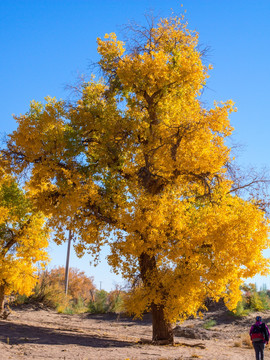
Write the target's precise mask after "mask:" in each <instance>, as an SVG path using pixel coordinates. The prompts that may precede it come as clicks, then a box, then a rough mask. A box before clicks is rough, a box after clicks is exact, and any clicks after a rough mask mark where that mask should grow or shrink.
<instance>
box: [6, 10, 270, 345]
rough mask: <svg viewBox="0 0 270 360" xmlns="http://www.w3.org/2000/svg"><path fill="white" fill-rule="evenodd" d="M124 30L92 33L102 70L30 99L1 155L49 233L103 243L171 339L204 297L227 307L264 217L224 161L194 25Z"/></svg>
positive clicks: (258, 253)
mask: <svg viewBox="0 0 270 360" xmlns="http://www.w3.org/2000/svg"><path fill="white" fill-rule="evenodd" d="M132 31H133V35H132V36H133V37H132V38H131V35H129V38H130V39H131V42H130V45H129V47H127V48H128V49H129V50H125V45H124V43H123V42H121V41H118V40H117V38H116V35H115V34H113V33H112V34H109V35H108V34H106V35H105V39H104V40H101V39H98V52H99V54H100V55H101V58H100V61H99V66H100V69H101V71H102V72H103V80H102V79H101V80H100V81H95V80H94V78H92V79H91V80H90V81H89V82H88V83H84V84H82V89H81V95H80V98H79V99H78V101H77V102H76V103H75V104H68V103H65V102H64V101H57V100H56V99H50V98H47V99H46V104H45V105H42V104H41V103H38V102H32V103H31V107H30V110H29V112H28V113H26V114H25V115H23V116H20V117H17V118H16V119H17V121H18V129H17V131H15V132H14V133H13V134H11V135H10V137H9V141H8V144H7V150H5V151H4V152H3V154H4V156H5V157H6V158H7V159H9V161H10V164H11V166H12V168H13V170H14V171H15V172H16V173H20V172H21V171H23V170H25V169H28V170H29V173H30V178H29V181H28V183H27V189H28V190H29V191H30V193H31V196H32V200H33V201H34V203H35V206H37V207H38V208H39V209H40V210H42V211H43V212H44V213H45V214H46V216H47V217H50V225H51V226H52V227H53V228H54V229H55V230H56V231H57V233H58V236H59V239H60V241H61V236H62V238H63V239H64V236H63V228H64V227H65V226H66V227H67V228H69V229H72V231H74V233H77V235H78V238H79V242H77V244H76V251H77V254H78V255H82V254H83V253H84V251H85V250H88V251H91V252H92V253H93V254H94V255H96V256H97V257H98V253H99V250H100V248H101V246H102V245H104V244H105V243H107V244H109V245H110V247H111V254H110V255H109V256H108V262H109V264H110V265H111V266H112V268H113V269H114V271H116V272H121V273H122V275H123V277H124V278H126V279H128V280H129V281H131V282H132V283H133V287H132V289H131V291H130V299H129V309H130V311H132V312H133V313H135V314H136V315H137V316H140V315H141V314H142V312H143V311H144V310H146V309H148V310H149V309H150V310H151V311H152V314H153V341H165V342H167V343H172V342H173V333H172V326H171V324H172V323H173V322H174V321H176V320H179V319H185V318H186V317H188V316H190V315H195V314H196V313H197V311H198V309H199V308H201V307H202V306H203V303H204V300H205V298H206V297H211V298H213V299H214V300H218V299H219V298H221V297H222V298H224V300H225V302H226V304H227V306H228V307H229V308H231V309H233V308H235V307H236V304H237V302H238V300H239V299H240V298H241V293H240V290H239V285H240V284H241V282H242V279H244V278H246V277H251V276H254V275H255V274H256V273H258V272H260V273H264V272H265V271H266V270H267V269H268V261H267V260H266V259H265V258H264V257H263V254H262V251H263V249H266V248H267V247H268V246H269V240H268V236H267V234H268V221H267V219H266V218H265V213H264V212H263V211H262V210H261V209H260V207H259V206H260V203H259V202H258V201H257V200H256V199H255V198H254V196H253V197H252V198H250V199H246V200H245V199H244V198H242V197H241V194H240V195H238V194H237V193H236V192H235V191H236V188H237V186H236V188H235V187H234V178H233V177H232V175H231V174H230V173H229V171H228V168H229V166H228V165H229V164H230V163H231V161H232V160H231V158H230V149H229V148H228V147H227V146H226V144H225V139H226V138H227V137H228V136H230V135H231V132H232V127H231V126H230V122H229V119H228V116H229V114H230V112H232V111H234V108H233V103H232V102H231V101H228V102H225V103H220V104H217V103H216V104H215V105H214V108H213V109H210V110H208V109H206V108H204V107H203V104H202V103H201V102H200V100H199V97H200V93H201V91H202V89H203V87H204V85H205V83H206V79H207V77H208V75H207V73H208V68H207V67H206V66H205V65H203V63H202V60H201V55H202V54H201V53H200V51H199V50H198V47H197V45H198V34H197V33H195V32H192V31H190V30H188V29H187V25H186V23H185V22H184V19H183V18H182V17H180V18H179V17H173V18H169V19H162V20H160V21H159V22H158V24H157V25H154V24H152V23H151V22H149V27H139V26H135V27H133V29H132ZM134 33H135V34H134Z"/></svg>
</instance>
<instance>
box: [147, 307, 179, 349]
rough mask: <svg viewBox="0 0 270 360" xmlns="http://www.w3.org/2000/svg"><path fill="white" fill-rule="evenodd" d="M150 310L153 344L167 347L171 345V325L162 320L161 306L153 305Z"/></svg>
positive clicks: (162, 311)
mask: <svg viewBox="0 0 270 360" xmlns="http://www.w3.org/2000/svg"><path fill="white" fill-rule="evenodd" d="M151 308H152V326H153V336H152V341H153V343H155V344H159V345H169V344H170V345H173V344H174V336H173V329H172V325H171V324H170V323H168V322H167V321H166V320H165V319H164V308H163V306H158V305H156V304H154V303H153V304H152V306H151Z"/></svg>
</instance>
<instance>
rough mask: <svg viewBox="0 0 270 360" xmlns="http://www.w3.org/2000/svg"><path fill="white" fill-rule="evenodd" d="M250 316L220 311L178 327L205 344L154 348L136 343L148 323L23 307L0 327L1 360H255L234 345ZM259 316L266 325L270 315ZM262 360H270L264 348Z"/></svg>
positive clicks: (181, 342)
mask: <svg viewBox="0 0 270 360" xmlns="http://www.w3.org/2000/svg"><path fill="white" fill-rule="evenodd" d="M255 315H256V314H255ZM255 315H252V317H251V316H250V317H247V318H244V319H241V320H239V319H235V318H234V317H232V316H229V315H228V314H225V312H224V311H221V310H219V311H216V312H211V313H208V314H207V315H206V316H205V318H204V319H203V320H200V319H195V320H187V321H186V322H185V323H183V324H181V329H187V330H190V329H191V330H193V331H195V333H197V334H200V333H202V334H204V335H205V334H206V337H208V338H209V339H205V338H204V339H189V338H186V337H179V336H176V337H175V342H176V345H175V346H154V345H150V344H145V343H143V344H142V343H140V342H139V340H140V339H141V338H143V339H149V340H150V339H151V331H152V330H151V319H150V317H146V318H145V319H144V320H143V321H135V320H132V319H130V318H124V317H120V318H119V319H117V317H116V316H115V315H110V314H107V315H89V314H80V315H63V314H57V313H56V312H55V311H52V310H47V309H34V308H33V307H27V308H25V307H24V308H20V309H15V310H13V312H12V314H11V315H10V316H9V317H8V319H7V320H1V321H0V359H1V360H6V359H16V360H18V359H36V360H41V359H42V360H43V359H63V360H64V359H66V360H73V359H76V360H77V359H78V360H79V359H80V360H90V359H91V360H92V359H93V360H94V359H95V360H96V359H103V360H118V359H119V360H120V359H121V360H125V359H129V360H139V359H140V360H141V359H153V360H154V359H155V360H169V359H170V360H180V359H181V360H187V359H196V358H198V359H205V360H206V359H207V360H228V359H230V360H234V359H235V360H236V359H237V360H250V359H255V356H254V350H253V349H252V348H250V347H248V346H247V345H245V344H243V345H241V346H239V343H240V342H241V341H240V338H241V336H242V337H244V336H245V335H246V334H247V332H248V330H249V327H250V325H251V324H252V322H253V319H254V316H255ZM261 315H262V316H263V319H264V321H266V322H270V312H266V313H264V314H261ZM210 318H211V319H214V320H215V321H216V322H217V324H216V325H215V326H214V327H212V328H211V329H210V330H204V329H202V324H203V322H205V321H207V319H210ZM204 337H205V336H204ZM237 345H238V346H237ZM265 359H266V360H267V359H270V351H269V348H266V351H265Z"/></svg>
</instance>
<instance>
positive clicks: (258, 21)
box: [0, 0, 270, 290]
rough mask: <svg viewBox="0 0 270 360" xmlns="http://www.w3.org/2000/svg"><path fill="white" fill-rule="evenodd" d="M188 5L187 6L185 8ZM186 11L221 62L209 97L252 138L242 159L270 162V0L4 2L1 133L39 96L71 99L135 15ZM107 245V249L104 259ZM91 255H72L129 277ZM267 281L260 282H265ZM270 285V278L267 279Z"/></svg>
mask: <svg viewBox="0 0 270 360" xmlns="http://www.w3.org/2000/svg"><path fill="white" fill-rule="evenodd" d="M181 4H183V7H182V8H181ZM171 9H173V10H174V12H176V13H180V12H182V11H183V9H185V10H186V18H187V20H188V22H189V28H191V29H193V30H197V31H198V32H199V34H200V44H201V45H202V46H203V47H209V48H210V50H209V52H208V58H207V60H208V62H209V63H211V64H213V66H214V69H213V70H212V71H211V77H210V79H209V81H208V84H207V86H208V88H207V89H206V91H205V93H204V97H203V100H204V101H205V102H206V104H207V106H209V107H210V106H212V103H213V101H214V100H218V101H220V100H224V101H225V100H227V99H233V100H234V101H235V103H236V106H237V108H238V112H237V113H236V114H233V115H232V118H231V119H232V124H233V126H234V127H235V134H234V141H235V142H237V143H240V144H242V145H244V152H243V153H241V156H240V161H241V162H242V163H244V164H253V165H257V166H259V167H260V166H264V165H266V166H268V165H269V150H270V145H269V141H268V137H269V130H270V116H269V114H270V101H269V98H268V97H269V84H270V70H269V59H270V46H269V45H270V39H269V36H270V21H269V19H270V1H269V0H260V1H255V0H253V1H251V0H237V1H235V0H226V1H221V0H182V1H174V0H167V1H164V0H155V1H154V0H129V1H127V0H103V1H97V0H5V1H1V2H0V99H1V107H0V125H1V126H0V133H1V135H4V134H7V133H10V132H12V131H13V130H14V129H15V128H16V123H15V121H14V120H13V118H12V114H20V113H25V112H26V111H27V110H28V107H29V102H30V101H31V100H33V99H35V100H39V101H42V100H43V98H44V97H45V96H47V95H51V96H55V97H57V98H66V97H67V96H68V95H69V93H68V92H67V91H66V90H65V87H66V85H70V84H74V83H76V81H77V79H78V77H79V75H81V74H88V75H89V74H90V71H89V64H90V63H91V62H92V61H96V60H97V52H96V38H97V37H98V36H99V37H102V36H103V35H104V34H105V33H109V32H115V33H117V34H119V37H120V38H121V25H124V24H126V23H127V22H128V21H129V20H135V21H136V22H139V23H143V22H144V14H145V13H146V12H147V11H149V10H153V11H154V13H155V14H157V15H159V16H160V17H166V16H169V15H170V14H171ZM50 254H51V257H52V263H51V266H55V265H64V263H65V255H66V244H65V245H64V246H61V247H59V248H57V247H56V246H54V245H51V247H50ZM105 255H106V251H105V252H104V254H103V258H104V257H105ZM89 260H90V257H89V256H88V257H87V256H85V257H84V258H83V259H77V258H76V257H75V255H74V254H72V256H71V266H74V267H78V268H79V269H81V270H84V271H85V272H86V274H87V275H92V276H94V280H95V284H96V285H97V286H98V287H100V282H102V284H101V286H102V288H104V289H106V290H110V289H111V288H112V287H113V286H114V283H121V278H120V277H117V276H115V275H114V274H112V273H111V272H110V271H109V268H108V266H107V265H106V263H105V260H103V261H102V263H101V265H99V266H98V267H97V268H93V267H89ZM261 281H262V280H260V281H259V284H260V283H261ZM263 282H265V283H266V284H267V285H268V287H270V280H263Z"/></svg>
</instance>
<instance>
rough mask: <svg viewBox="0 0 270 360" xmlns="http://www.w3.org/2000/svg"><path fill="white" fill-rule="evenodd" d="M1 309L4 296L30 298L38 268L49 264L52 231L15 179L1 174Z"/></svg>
mask: <svg viewBox="0 0 270 360" xmlns="http://www.w3.org/2000/svg"><path fill="white" fill-rule="evenodd" d="M0 214H1V215H0V249H1V250H0V306H1V307H2V302H3V297H4V295H8V294H11V293H13V292H14V293H20V294H26V295H29V294H30V293H31V292H32V290H33V287H34V286H35V283H36V279H37V277H36V276H34V274H35V273H36V272H37V269H38V266H39V267H40V266H42V265H45V264H46V263H47V261H48V255H47V252H46V247H47V246H48V237H49V231H48V228H47V227H46V226H45V219H44V217H43V216H42V214H41V213H40V212H38V211H33V209H32V208H31V205H30V202H29V200H28V198H27V197H26V195H25V194H24V193H23V192H22V191H21V190H20V189H19V187H18V185H17V184H16V182H15V180H14V179H13V178H12V177H10V176H8V175H7V174H5V173H4V172H3V171H1V174H0Z"/></svg>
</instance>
